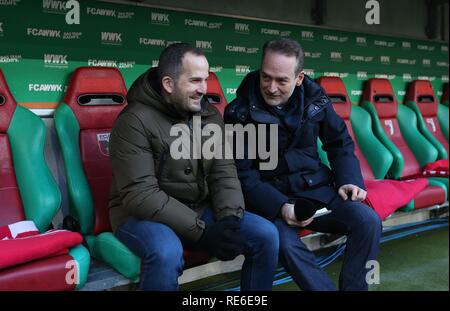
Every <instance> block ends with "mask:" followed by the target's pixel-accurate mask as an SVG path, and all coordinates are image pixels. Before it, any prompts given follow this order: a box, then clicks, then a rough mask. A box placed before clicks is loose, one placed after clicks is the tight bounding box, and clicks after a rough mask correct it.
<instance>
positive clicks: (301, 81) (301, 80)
mask: <svg viewBox="0 0 450 311" xmlns="http://www.w3.org/2000/svg"><path fill="white" fill-rule="evenodd" d="M304 78H305V72H304V71H303V70H302V71H300V73H299V74H298V76H297V81H296V83H295V85H296V86H300V85H302V83H303V79H304Z"/></svg>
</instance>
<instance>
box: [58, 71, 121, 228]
mask: <svg viewBox="0 0 450 311" xmlns="http://www.w3.org/2000/svg"><path fill="white" fill-rule="evenodd" d="M126 93H127V89H126V86H125V83H124V80H123V78H122V75H121V73H120V72H119V70H117V69H115V68H100V67H80V68H78V69H76V70H75V72H74V73H73V75H72V77H71V78H70V81H69V86H68V89H67V92H66V94H65V96H64V101H63V103H61V104H60V105H59V106H58V108H57V109H56V111H55V117H54V119H55V127H56V131H57V134H58V138H59V141H60V145H61V150H62V154H63V159H64V166H65V170H66V178H67V187H68V195H69V204H70V214H71V215H72V216H73V217H74V218H75V219H77V220H78V221H79V223H80V227H81V232H82V233H83V234H92V233H94V234H98V233H101V232H104V231H111V225H110V221H109V213H108V196H109V190H110V186H111V181H112V169H111V165H110V162H109V150H108V143H109V135H110V133H111V129H112V127H113V124H114V121H115V120H116V118H117V116H118V115H119V113H120V112H121V111H122V109H123V108H124V107H125V106H126Z"/></svg>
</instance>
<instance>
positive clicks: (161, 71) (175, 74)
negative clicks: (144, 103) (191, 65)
mask: <svg viewBox="0 0 450 311" xmlns="http://www.w3.org/2000/svg"><path fill="white" fill-rule="evenodd" d="M186 53H191V54H194V55H198V56H205V54H204V53H203V51H202V50H200V49H197V48H195V47H193V46H192V45H190V44H188V43H174V44H171V45H169V46H168V47H167V48H165V49H164V51H162V53H161V55H160V56H159V62H158V81H159V82H160V83H161V79H162V78H163V77H165V76H169V77H171V78H172V79H174V80H175V81H176V80H178V78H179V77H180V75H181V73H182V69H183V57H184V55H185V54H186Z"/></svg>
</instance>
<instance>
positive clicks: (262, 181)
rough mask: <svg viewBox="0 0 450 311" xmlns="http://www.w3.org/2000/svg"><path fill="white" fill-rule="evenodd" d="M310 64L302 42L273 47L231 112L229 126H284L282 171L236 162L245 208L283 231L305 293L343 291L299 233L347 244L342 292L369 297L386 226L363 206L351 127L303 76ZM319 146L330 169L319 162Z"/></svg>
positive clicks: (288, 262)
mask: <svg viewBox="0 0 450 311" xmlns="http://www.w3.org/2000/svg"><path fill="white" fill-rule="evenodd" d="M303 63H304V53H303V50H302V47H301V46H300V44H299V43H298V42H296V41H294V40H291V39H277V40H273V41H269V42H267V43H266V44H265V45H264V48H263V57H262V63H261V69H260V70H258V71H255V72H251V73H249V74H248V75H247V76H246V77H245V79H244V80H243V81H242V83H241V85H240V86H239V88H238V90H237V98H236V99H235V100H234V101H233V102H231V103H230V104H229V105H228V106H227V108H226V111H225V123H229V124H242V125H244V126H245V125H247V124H254V125H256V124H277V125H278V165H277V167H276V169H274V170H261V169H260V167H259V164H260V163H262V162H264V161H263V159H261V158H258V156H256V159H252V158H251V157H249V154H248V150H246V151H245V152H244V159H239V158H236V166H237V169H238V175H239V179H240V181H241V185H242V190H243V193H244V197H245V201H246V206H247V208H248V209H249V210H252V211H254V212H255V213H257V214H259V215H262V216H264V217H266V218H267V219H269V220H271V221H273V222H274V223H275V225H276V226H277V228H278V231H279V235H280V236H279V237H280V259H281V261H282V263H283V265H284V267H285V268H286V270H287V271H288V272H289V273H290V274H291V276H292V277H293V279H294V280H295V282H296V283H297V284H298V285H299V286H300V288H302V289H303V290H336V287H335V285H334V284H333V282H332V281H331V280H330V278H329V277H328V275H327V274H326V273H325V272H324V271H322V270H321V269H320V267H319V266H318V265H317V263H316V259H315V256H314V254H313V253H312V252H311V251H310V250H309V249H308V248H307V247H306V246H305V244H304V243H303V242H302V241H301V240H300V239H299V238H298V230H299V228H307V229H309V230H313V231H317V232H326V233H336V234H343V235H346V236H347V242H346V251H345V256H344V262H343V266H342V271H341V275H340V278H339V289H340V290H367V289H368V284H367V281H366V275H367V273H368V272H369V268H372V265H371V262H370V260H376V257H377V254H378V252H379V240H380V236H381V231H382V225H381V220H380V219H379V217H378V216H377V214H376V213H375V212H374V211H373V210H372V209H371V208H369V207H368V206H367V205H365V204H363V203H361V202H362V201H363V200H364V199H365V197H366V191H365V188H364V182H363V179H362V175H361V170H360V166H359V161H358V159H357V158H356V157H355V154H354V143H353V141H352V139H351V137H350V135H349V134H348V132H347V128H346V126H345V123H344V121H343V120H342V119H341V118H340V117H339V116H338V115H337V114H336V112H335V111H334V109H333V106H332V103H331V101H330V99H329V98H328V97H327V96H326V95H325V93H324V91H323V90H322V88H321V87H320V86H319V85H317V84H316V83H315V82H314V81H313V80H312V79H311V78H309V77H308V76H306V75H305V74H304V73H303ZM266 128H269V126H267V127H266ZM267 134H268V133H267ZM266 137H269V135H266ZM318 138H320V140H321V141H322V143H323V148H324V150H325V151H326V152H327V155H328V159H329V161H330V165H331V169H329V168H328V167H327V166H325V165H324V164H322V163H321V161H320V158H319V155H318V152H317V139H318ZM246 147H247V148H248V145H246ZM296 203H297V204H296ZM310 206H315V207H316V208H317V209H318V208H321V207H324V206H326V207H327V208H328V209H329V210H331V213H329V214H326V215H323V216H320V217H317V218H313V217H310V216H308V219H302V218H301V217H300V216H299V215H302V211H303V212H304V211H305V210H306V209H307V208H308V207H310ZM303 214H304V213H303Z"/></svg>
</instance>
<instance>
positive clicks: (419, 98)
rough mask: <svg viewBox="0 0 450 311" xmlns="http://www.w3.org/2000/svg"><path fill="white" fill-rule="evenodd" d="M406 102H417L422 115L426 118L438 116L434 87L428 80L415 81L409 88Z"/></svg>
mask: <svg viewBox="0 0 450 311" xmlns="http://www.w3.org/2000/svg"><path fill="white" fill-rule="evenodd" d="M405 101H413V102H416V104H417V107H419V110H420V113H421V114H422V116H424V117H433V116H436V115H437V110H438V106H437V101H436V96H435V95H434V91H433V86H432V85H431V83H430V81H427V80H415V81H413V82H411V84H410V85H409V86H408V91H407V92H406V96H405Z"/></svg>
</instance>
